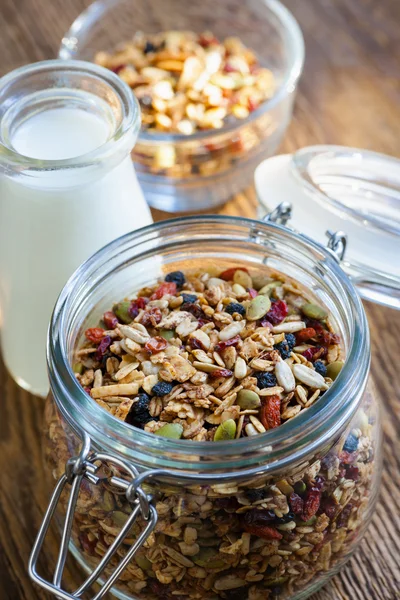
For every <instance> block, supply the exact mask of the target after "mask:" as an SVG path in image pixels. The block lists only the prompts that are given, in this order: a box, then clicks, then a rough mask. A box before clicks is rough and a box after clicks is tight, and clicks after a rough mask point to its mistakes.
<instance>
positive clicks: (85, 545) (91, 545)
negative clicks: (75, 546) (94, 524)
mask: <svg viewBox="0 0 400 600" xmlns="http://www.w3.org/2000/svg"><path fill="white" fill-rule="evenodd" d="M97 541H98V540H97V538H94V540H92V541H90V540H89V537H88V535H87V533H80V534H79V542H80V544H81V546H82V549H83V550H84V551H85V552H86V554H89V556H94V553H95V552H94V551H95V548H96V545H97Z"/></svg>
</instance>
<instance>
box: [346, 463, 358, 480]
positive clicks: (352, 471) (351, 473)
mask: <svg viewBox="0 0 400 600" xmlns="http://www.w3.org/2000/svg"><path fill="white" fill-rule="evenodd" d="M359 476H360V471H359V469H358V467H354V466H353V465H348V466H347V468H346V479H352V480H353V481H358V478H359Z"/></svg>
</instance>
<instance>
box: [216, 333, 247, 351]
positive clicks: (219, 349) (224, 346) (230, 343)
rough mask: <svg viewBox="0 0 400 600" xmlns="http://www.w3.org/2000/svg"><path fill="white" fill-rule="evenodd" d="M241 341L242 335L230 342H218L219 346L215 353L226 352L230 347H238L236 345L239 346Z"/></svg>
mask: <svg viewBox="0 0 400 600" xmlns="http://www.w3.org/2000/svg"><path fill="white" fill-rule="evenodd" d="M240 340H241V337H240V335H235V337H233V338H231V339H230V340H225V341H224V342H218V344H216V346H215V351H216V352H221V350H225V348H228V346H236V344H238V343H239V342H240Z"/></svg>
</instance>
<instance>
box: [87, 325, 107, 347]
mask: <svg viewBox="0 0 400 600" xmlns="http://www.w3.org/2000/svg"><path fill="white" fill-rule="evenodd" d="M104 334H105V331H104V329H101V328H100V327H90V328H89V329H86V331H85V337H86V338H87V339H88V340H90V341H91V342H93V343H94V344H98V343H99V342H101V340H102V339H103V337H104Z"/></svg>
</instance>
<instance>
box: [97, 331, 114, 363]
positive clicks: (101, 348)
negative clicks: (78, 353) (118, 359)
mask: <svg viewBox="0 0 400 600" xmlns="http://www.w3.org/2000/svg"><path fill="white" fill-rule="evenodd" d="M111 344H112V339H111V337H110V336H109V335H105V336H104V337H103V339H102V340H101V342H100V344H99V345H98V346H97V352H96V360H99V361H100V360H101V359H102V358H103V356H104V355H105V353H106V352H107V350H108V348H109V347H110V346H111Z"/></svg>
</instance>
